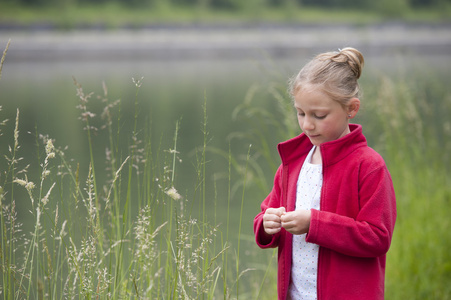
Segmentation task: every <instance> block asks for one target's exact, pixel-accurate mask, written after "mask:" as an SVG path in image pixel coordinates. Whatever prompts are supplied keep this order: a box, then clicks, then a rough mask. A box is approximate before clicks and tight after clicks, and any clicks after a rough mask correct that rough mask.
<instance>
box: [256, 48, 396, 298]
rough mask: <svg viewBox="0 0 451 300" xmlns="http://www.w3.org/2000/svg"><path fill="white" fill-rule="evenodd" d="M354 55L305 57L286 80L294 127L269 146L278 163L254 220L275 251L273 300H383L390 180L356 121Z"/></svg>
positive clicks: (358, 59) (392, 212) (259, 237)
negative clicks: (286, 136)
mask: <svg viewBox="0 0 451 300" xmlns="http://www.w3.org/2000/svg"><path fill="white" fill-rule="evenodd" d="M363 64H364V59H363V56H362V54H361V53H360V52H359V51H358V50H356V49H354V48H345V49H343V50H340V51H338V52H328V53H323V54H320V55H318V56H316V57H315V58H314V59H313V60H312V61H310V62H309V63H308V64H307V65H306V66H305V67H304V68H302V70H301V71H300V72H299V74H298V75H297V76H296V77H295V78H294V79H293V80H292V82H291V84H290V92H291V95H292V97H293V99H294V106H295V108H296V110H297V114H298V121H299V126H300V128H301V130H302V131H303V133H302V134H301V135H299V136H297V137H295V138H293V139H290V140H288V141H286V142H283V143H281V144H279V145H278V150H279V154H280V157H281V160H282V164H281V165H280V167H279V169H278V170H277V173H276V175H275V178H274V186H273V189H272V191H271V193H270V194H269V195H268V196H267V198H266V199H265V200H264V201H263V203H262V204H261V212H260V213H259V214H258V215H257V216H256V217H255V219H254V233H255V238H256V242H257V244H258V246H260V247H261V248H270V247H278V254H279V259H278V284H277V285H278V288H277V290H278V299H334V300H337V299H346V300H352V299H359V300H362V299H364V300H371V299H383V298H384V276H385V258H386V253H387V251H388V249H389V247H390V243H391V238H392V234H393V229H394V225H395V219H396V203H395V193H394V190H393V184H392V180H391V177H390V174H389V172H388V170H387V167H386V165H385V163H384V161H383V159H382V158H381V156H380V155H379V154H377V153H376V152H375V151H374V150H373V149H371V148H370V147H368V146H367V143H366V139H365V137H364V135H363V134H362V127H361V126H360V125H356V124H349V120H350V119H352V118H354V117H355V116H356V114H357V112H358V111H359V107H360V100H359V95H360V90H359V85H358V83H357V79H359V77H360V74H361V72H362V68H363Z"/></svg>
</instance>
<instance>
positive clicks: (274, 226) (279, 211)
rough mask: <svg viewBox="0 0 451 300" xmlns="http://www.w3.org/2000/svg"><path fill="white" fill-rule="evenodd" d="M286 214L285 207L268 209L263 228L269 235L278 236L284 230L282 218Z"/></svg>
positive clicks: (264, 216)
mask: <svg viewBox="0 0 451 300" xmlns="http://www.w3.org/2000/svg"><path fill="white" fill-rule="evenodd" d="M284 213H285V207H279V208H271V207H270V208H268V209H267V210H266V211H265V214H264V215H263V228H264V229H265V232H266V233H267V234H270V235H272V234H276V233H278V232H279V231H280V229H282V222H281V219H280V217H281V216H282V215H283V214H284Z"/></svg>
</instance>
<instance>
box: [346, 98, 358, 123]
mask: <svg viewBox="0 0 451 300" xmlns="http://www.w3.org/2000/svg"><path fill="white" fill-rule="evenodd" d="M359 108H360V100H359V99H358V98H352V99H351V100H349V103H348V109H347V112H348V117H349V119H352V118H354V117H355V115H356V114H357V112H358V111H359Z"/></svg>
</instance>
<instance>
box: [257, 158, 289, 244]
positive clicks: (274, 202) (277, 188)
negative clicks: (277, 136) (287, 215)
mask: <svg viewBox="0 0 451 300" xmlns="http://www.w3.org/2000/svg"><path fill="white" fill-rule="evenodd" d="M281 195H282V165H281V166H279V168H278V170H277V172H276V175H275V176H274V185H273V188H272V190H271V192H270V193H269V195H268V196H267V197H266V198H265V200H263V202H262V204H261V206H260V207H261V212H260V213H259V214H258V215H257V216H256V217H255V218H254V234H255V241H256V242H257V245H258V246H259V247H260V248H275V247H277V246H278V245H279V239H280V232H278V233H276V234H274V235H272V238H271V240H268V239H267V238H266V237H267V235H266V233H265V230H264V228H263V215H264V214H265V211H266V209H268V208H269V207H272V208H278V207H280V206H281V203H282V201H281V197H282V196H281ZM282 230H283V229H282Z"/></svg>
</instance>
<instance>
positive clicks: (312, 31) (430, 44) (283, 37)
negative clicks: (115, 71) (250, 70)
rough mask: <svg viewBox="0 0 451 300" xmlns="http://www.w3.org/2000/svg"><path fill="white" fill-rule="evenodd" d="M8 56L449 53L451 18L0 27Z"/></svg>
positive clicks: (116, 57)
mask: <svg viewBox="0 0 451 300" xmlns="http://www.w3.org/2000/svg"><path fill="white" fill-rule="evenodd" d="M9 39H11V45H10V48H9V50H8V54H7V59H8V61H10V62H13V61H34V60H43V61H45V60H51V61H54V60H61V61H65V60H72V61H78V60H125V59H158V60H165V59H242V58H248V57H254V56H255V55H256V54H258V53H262V52H264V53H266V54H267V55H269V56H271V57H275V58H277V57H287V58H289V57H295V56H299V55H306V54H307V55H308V54H310V53H315V52H318V51H323V50H330V49H335V48H343V47H346V46H353V47H356V48H359V49H361V50H362V51H365V52H367V53H370V54H371V55H376V56H377V55H385V54H387V53H395V52H396V53H403V52H407V53H410V54H420V55H421V54H428V55H451V23H449V24H448V23H446V24H440V25H437V24H420V23H417V24H415V25H412V24H410V23H403V22H386V23H380V24H372V25H352V24H338V25H330V24H329V25H317V24H308V25H306V24H285V25H280V24H277V25H275V24H269V23H265V24H258V25H253V26H223V25H217V24H216V25H202V26H200V25H199V24H198V25H196V24H193V25H191V26H176V25H172V26H164V25H161V26H155V27H150V28H144V29H133V30H130V29H118V30H102V29H100V30H92V29H89V30H84V29H78V30H71V31H54V30H0V43H1V44H2V45H0V47H1V48H4V47H5V46H6V43H7V42H8V40H9Z"/></svg>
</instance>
